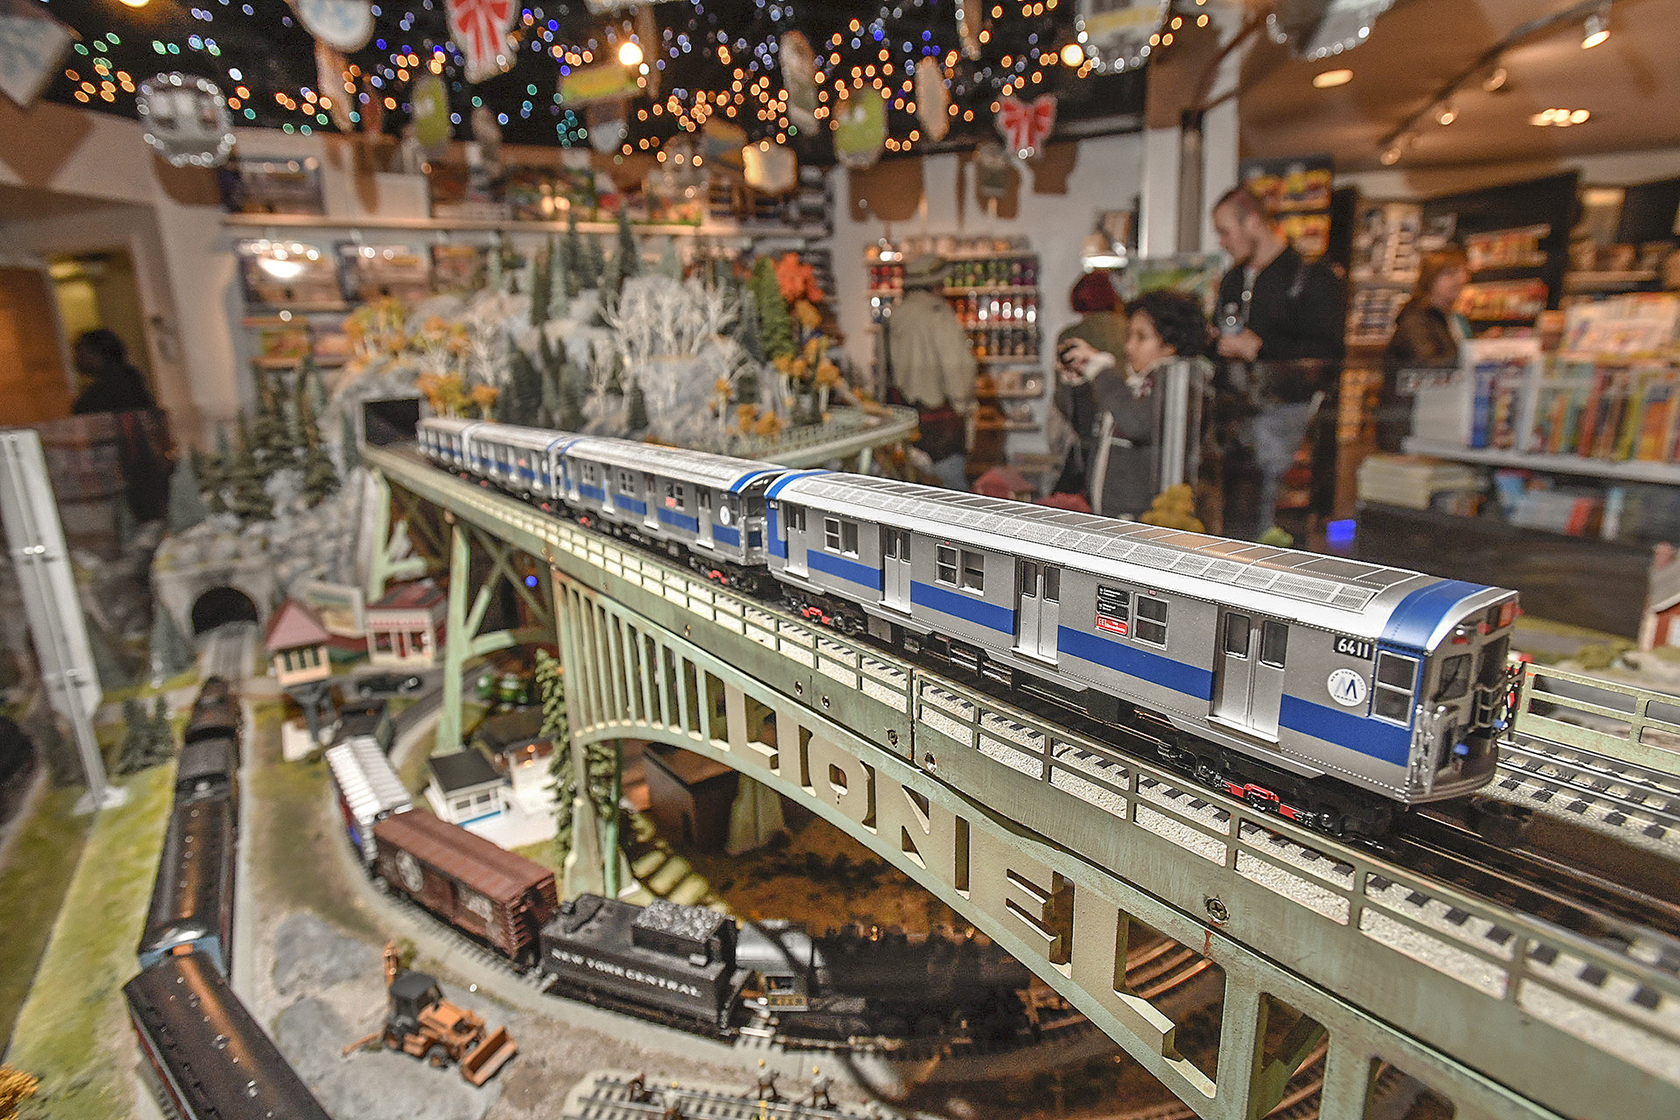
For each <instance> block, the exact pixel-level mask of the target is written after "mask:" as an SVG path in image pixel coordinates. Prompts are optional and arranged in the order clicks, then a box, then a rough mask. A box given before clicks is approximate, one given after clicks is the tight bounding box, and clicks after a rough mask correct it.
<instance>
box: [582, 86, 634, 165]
mask: <svg viewBox="0 0 1680 1120" xmlns="http://www.w3.org/2000/svg"><path fill="white" fill-rule="evenodd" d="M583 119H584V122H585V123H586V124H587V125H588V126H589V146H590V147H591V148H594V149H595V150H596V151H597V152H600V153H602V154H603V155H610V154H612V153H614V152H616V151H618V149H619V147H620V146H621V145H622V144H623V143H624V138H625V137H626V136H628V135H630V103H629V102H628V101H626V100H624V99H623V98H619V99H618V100H616V101H591V102H590V103H589V104H588V105H587V106H585V108H584V113H583Z"/></svg>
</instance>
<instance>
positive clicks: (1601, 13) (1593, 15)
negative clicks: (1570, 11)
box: [1581, 0, 1610, 51]
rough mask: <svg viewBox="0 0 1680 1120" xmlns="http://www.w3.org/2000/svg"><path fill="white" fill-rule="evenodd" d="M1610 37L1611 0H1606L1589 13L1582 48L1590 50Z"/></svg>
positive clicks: (1582, 36)
mask: <svg viewBox="0 0 1680 1120" xmlns="http://www.w3.org/2000/svg"><path fill="white" fill-rule="evenodd" d="M1608 38H1610V0H1604V3H1602V4H1600V5H1599V6H1598V7H1597V8H1594V9H1593V10H1592V11H1591V12H1589V13H1588V14H1587V23H1586V27H1585V29H1584V31H1583V34H1582V35H1581V49H1582V50H1584V51H1590V50H1592V49H1593V48H1594V47H1596V46H1598V45H1599V44H1600V43H1602V42H1604V40H1606V39H1608Z"/></svg>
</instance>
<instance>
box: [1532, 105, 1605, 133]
mask: <svg viewBox="0 0 1680 1120" xmlns="http://www.w3.org/2000/svg"><path fill="white" fill-rule="evenodd" d="M1591 119H1592V111H1591V110H1588V109H1542V110H1540V111H1539V112H1538V113H1535V114H1534V115H1533V116H1532V117H1529V118H1528V123H1529V124H1531V125H1534V126H1535V127H1537V128H1545V127H1546V126H1548V125H1550V126H1552V127H1554V128H1568V127H1569V126H1570V125H1572V124H1585V123H1586V122H1587V121H1589V120H1591Z"/></svg>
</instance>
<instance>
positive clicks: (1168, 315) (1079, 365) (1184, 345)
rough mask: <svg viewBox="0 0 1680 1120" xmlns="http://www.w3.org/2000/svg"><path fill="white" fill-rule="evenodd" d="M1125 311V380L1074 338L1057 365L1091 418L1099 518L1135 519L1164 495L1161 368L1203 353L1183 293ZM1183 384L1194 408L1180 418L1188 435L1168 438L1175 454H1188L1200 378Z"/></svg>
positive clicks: (1109, 361) (1162, 294)
mask: <svg viewBox="0 0 1680 1120" xmlns="http://www.w3.org/2000/svg"><path fill="white" fill-rule="evenodd" d="M1127 310H1128V311H1130V312H1131V315H1130V323H1129V327H1128V331H1127V336H1126V344H1125V348H1124V349H1125V364H1126V368H1125V372H1124V373H1122V372H1121V370H1120V368H1119V364H1118V363H1117V362H1116V361H1115V356H1114V355H1112V354H1108V353H1105V352H1103V351H1100V350H1098V349H1096V348H1095V347H1094V346H1092V345H1091V344H1090V343H1089V342H1086V341H1085V340H1084V339H1079V338H1074V339H1069V340H1068V341H1066V342H1064V343H1063V344H1062V347H1061V349H1060V351H1058V353H1057V355H1056V360H1057V367H1058V370H1059V371H1060V372H1061V374H1062V376H1063V378H1064V380H1068V379H1073V378H1076V379H1079V380H1080V381H1083V382H1086V383H1088V384H1089V386H1090V389H1091V394H1092V399H1093V401H1094V402H1095V404H1096V407H1097V410H1098V431H1097V436H1096V441H1095V451H1094V453H1093V456H1092V459H1091V464H1090V472H1089V474H1090V490H1089V500H1090V503H1091V509H1092V511H1093V512H1096V513H1100V514H1103V515H1104V516H1106V517H1124V518H1129V519H1135V518H1136V517H1137V516H1138V515H1139V514H1141V513H1143V512H1144V511H1145V510H1147V509H1148V508H1149V505H1150V503H1151V502H1152V501H1154V499H1155V495H1156V494H1158V493H1160V491H1161V490H1162V488H1163V473H1162V462H1163V460H1162V456H1163V451H1164V450H1165V449H1166V447H1167V445H1168V443H1169V433H1168V432H1167V431H1166V416H1167V393H1166V391H1165V389H1166V383H1165V375H1166V366H1167V364H1168V363H1169V362H1171V361H1172V360H1174V359H1177V358H1185V359H1191V358H1197V357H1199V356H1200V355H1201V354H1202V352H1203V351H1204V350H1205V349H1206V347H1207V321H1206V319H1204V318H1203V316H1202V311H1201V308H1200V307H1198V306H1197V304H1196V301H1195V300H1194V299H1192V298H1191V297H1189V296H1187V295H1184V294H1183V293H1182V292H1173V291H1152V292H1145V293H1144V294H1143V295H1141V296H1139V297H1138V298H1137V299H1136V300H1134V301H1133V302H1132V304H1131V305H1130V306H1129V307H1128V309H1127ZM1189 376H1190V378H1191V386H1190V397H1191V398H1192V400H1193V401H1194V402H1195V407H1192V408H1190V409H1189V410H1188V413H1189V415H1187V416H1186V417H1185V418H1184V420H1185V425H1186V428H1187V429H1188V430H1187V431H1186V432H1184V433H1173V434H1172V438H1173V439H1174V440H1176V441H1177V446H1178V447H1181V448H1189V449H1191V450H1192V451H1193V449H1194V448H1195V446H1196V444H1197V442H1198V440H1197V433H1199V431H1200V427H1201V425H1200V415H1201V409H1200V407H1199V406H1200V400H1201V396H1202V394H1203V390H1204V386H1205V384H1206V381H1207V377H1206V374H1205V372H1204V371H1202V370H1201V369H1199V368H1198V369H1196V370H1193V371H1190V372H1189ZM1192 418H1193V419H1192ZM1177 454H1178V455H1180V456H1181V458H1179V460H1178V462H1179V463H1180V464H1181V465H1180V467H1179V470H1186V469H1188V470H1189V472H1190V473H1191V474H1193V473H1194V470H1193V468H1187V465H1186V464H1185V459H1184V458H1183V457H1182V456H1184V454H1185V453H1184V452H1183V451H1180V452H1178V453H1177ZM1191 457H1193V456H1191ZM1172 481H1180V479H1176V478H1175V479H1173V480H1172Z"/></svg>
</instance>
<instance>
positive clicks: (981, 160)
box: [974, 140, 1015, 204]
mask: <svg viewBox="0 0 1680 1120" xmlns="http://www.w3.org/2000/svg"><path fill="white" fill-rule="evenodd" d="M1014 174H1015V169H1014V168H1013V167H1011V166H1010V165H1009V153H1008V152H1006V151H1004V150H1003V145H1002V144H999V143H998V142H997V141H996V140H987V141H986V142H985V143H983V144H981V145H980V146H979V147H977V148H975V149H974V196H975V197H976V198H978V199H979V200H980V202H981V203H982V204H984V203H987V202H1000V201H1002V200H1003V199H1004V198H1005V197H1007V196H1008V194H1009V183H1010V178H1011V177H1012V176H1013V175H1014Z"/></svg>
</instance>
